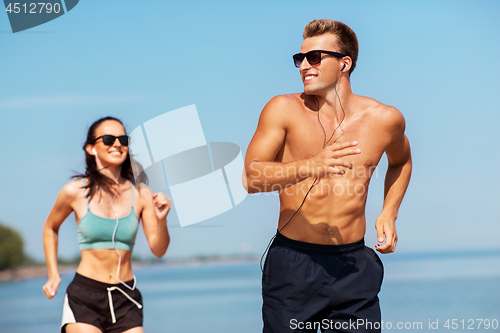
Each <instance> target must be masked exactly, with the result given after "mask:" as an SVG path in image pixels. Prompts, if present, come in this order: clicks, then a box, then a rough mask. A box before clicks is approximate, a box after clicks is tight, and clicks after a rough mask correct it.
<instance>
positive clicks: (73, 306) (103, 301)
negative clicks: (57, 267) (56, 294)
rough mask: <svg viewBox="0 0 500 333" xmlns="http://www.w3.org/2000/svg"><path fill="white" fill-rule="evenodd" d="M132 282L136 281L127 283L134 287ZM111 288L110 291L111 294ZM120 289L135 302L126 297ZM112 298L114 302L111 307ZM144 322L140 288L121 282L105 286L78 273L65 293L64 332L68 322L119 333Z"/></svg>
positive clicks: (63, 332)
mask: <svg viewBox="0 0 500 333" xmlns="http://www.w3.org/2000/svg"><path fill="white" fill-rule="evenodd" d="M133 282H134V280H130V281H127V282H126V284H127V285H129V286H130V287H132V286H133ZM108 288H111V290H110V291H108ZM118 288H119V289H120V290H122V291H123V292H125V293H126V294H127V295H128V296H129V297H130V298H132V299H133V300H134V301H131V300H130V299H129V298H128V297H127V296H125V295H123V294H122V292H121V291H120V290H118ZM109 295H111V299H112V304H111V307H110V300H109ZM138 305H139V306H138ZM111 309H112V311H113V316H114V317H115V319H116V322H115V323H113V320H112V319H113V316H112V313H111ZM142 321H143V316H142V296H141V293H140V292H139V290H138V289H137V288H135V289H134V290H130V289H128V288H127V287H125V286H124V285H123V284H121V283H117V284H108V283H103V282H99V281H96V280H93V279H90V278H88V277H85V276H83V275H80V274H78V273H76V274H75V278H74V279H73V281H72V282H71V283H70V284H69V286H68V289H67V290H66V296H65V297H64V307H63V319H62V324H61V332H62V333H65V332H66V324H69V323H86V324H90V325H93V326H95V327H97V328H98V329H100V330H101V331H102V332H103V333H104V332H110V333H118V332H123V331H126V330H128V329H131V328H134V327H142Z"/></svg>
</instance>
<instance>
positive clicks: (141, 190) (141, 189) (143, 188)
mask: <svg viewBox="0 0 500 333" xmlns="http://www.w3.org/2000/svg"><path fill="white" fill-rule="evenodd" d="M132 184H133V187H134V189H135V191H136V193H138V194H139V196H140V198H141V199H151V198H152V197H153V191H152V190H151V188H150V187H149V186H148V185H146V184H145V183H142V182H135V183H132Z"/></svg>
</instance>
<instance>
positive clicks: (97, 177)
mask: <svg viewBox="0 0 500 333" xmlns="http://www.w3.org/2000/svg"><path fill="white" fill-rule="evenodd" d="M106 120H114V121H117V122H119V123H120V124H121V125H122V126H123V123H122V122H121V121H120V120H119V119H116V118H114V117H104V118H101V119H99V120H97V121H96V122H94V123H93V124H92V125H91V126H90V128H89V131H88V133H87V140H86V141H85V143H84V144H83V151H84V152H85V163H86V165H87V166H86V169H85V173H84V174H78V175H74V176H72V177H71V178H88V180H89V182H88V184H87V185H86V186H85V187H84V188H85V189H87V192H88V198H89V200H91V199H92V197H93V196H94V194H95V193H96V192H97V190H98V189H101V188H102V189H104V190H107V191H109V190H110V186H111V185H113V184H115V181H114V180H113V179H111V178H109V177H108V176H106V175H103V174H102V173H101V172H99V171H98V170H97V164H96V157H95V156H94V155H90V154H89V153H87V150H86V148H87V145H89V144H93V143H94V140H95V139H96V137H95V132H96V130H97V128H98V127H99V126H100V125H101V124H102V123H103V122H105V121H106ZM124 128H125V126H124ZM120 175H121V176H122V177H123V178H125V179H128V180H130V181H132V182H133V181H134V172H133V171H132V163H131V161H130V151H129V152H128V153H127V158H126V159H125V161H124V162H123V163H122V169H121V172H120Z"/></svg>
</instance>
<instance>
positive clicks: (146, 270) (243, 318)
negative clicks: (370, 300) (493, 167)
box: [0, 252, 500, 333]
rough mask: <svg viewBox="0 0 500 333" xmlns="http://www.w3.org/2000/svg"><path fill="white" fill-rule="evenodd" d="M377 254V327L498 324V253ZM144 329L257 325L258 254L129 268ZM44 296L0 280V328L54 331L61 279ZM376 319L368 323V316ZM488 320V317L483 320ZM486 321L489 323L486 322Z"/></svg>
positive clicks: (209, 332) (23, 332) (456, 328)
mask: <svg viewBox="0 0 500 333" xmlns="http://www.w3.org/2000/svg"><path fill="white" fill-rule="evenodd" d="M400 257H401V256H399V257H398V256H395V255H381V258H382V260H383V262H384V268H385V275H384V283H383V286H382V290H381V292H380V294H379V297H380V304H381V309H382V320H383V323H378V325H381V324H382V328H383V332H392V331H408V332H470V331H472V330H473V331H474V332H500V326H499V324H498V322H499V321H500V254H498V252H497V253H493V254H483V255H480V256H465V257H464V256H444V257H439V256H438V257H435V258H434V257H429V256H424V257H418V256H414V257H409V258H408V257H406V258H404V256H403V259H399V258H400ZM135 274H136V277H137V286H138V288H139V290H140V291H141V293H142V295H143V303H144V329H145V331H146V332H151V333H154V332H172V333H183V332H186V333H187V332H190V333H191V332H199V333H203V332H206V333H225V332H228V333H230V332H231V333H232V332H238V333H256V332H261V331H262V319H261V317H262V316H261V306H262V297H261V272H260V268H259V264H258V263H257V262H251V263H231V264H200V265H184V266H177V267H171V266H149V267H142V268H140V269H136V270H135ZM61 278H62V282H61V286H60V287H59V289H58V294H57V295H56V296H55V297H54V298H53V299H52V300H47V299H46V298H45V296H44V295H43V293H42V286H43V284H44V283H45V281H46V279H45V278H43V279H42V278H36V279H30V280H24V281H17V282H7V283H1V284H0V333H27V332H30V333H31V332H37V333H49V332H50V333H53V332H58V331H59V327H60V323H61V315H62V304H63V300H64V293H65V290H66V287H67V286H68V284H69V283H70V282H71V280H72V278H73V274H67V275H63V276H62V277H61ZM372 324H375V323H372ZM487 324H488V325H487ZM487 326H488V327H489V328H487Z"/></svg>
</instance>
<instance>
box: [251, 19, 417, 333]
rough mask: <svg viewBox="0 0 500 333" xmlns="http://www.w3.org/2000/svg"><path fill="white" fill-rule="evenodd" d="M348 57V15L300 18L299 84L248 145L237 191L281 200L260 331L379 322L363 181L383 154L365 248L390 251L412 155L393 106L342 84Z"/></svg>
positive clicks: (352, 37)
mask: <svg viewBox="0 0 500 333" xmlns="http://www.w3.org/2000/svg"><path fill="white" fill-rule="evenodd" d="M357 58H358V40H357V37H356V34H355V33H354V32H353V31H352V29H351V28H349V27H348V26H347V25H345V24H344V23H342V22H339V21H332V20H328V19H322V20H314V21H312V22H310V23H309V24H307V26H306V27H305V29H304V41H303V43H302V47H301V49H300V53H298V54H296V55H294V56H293V59H294V62H295V66H297V67H298V68H299V73H300V77H301V79H302V82H303V84H304V92H303V93H296V94H290V95H282V96H276V97H274V98H272V99H271V100H270V101H269V102H268V103H267V105H266V106H265V107H264V109H263V110H262V113H261V115H260V118H259V123H258V127H257V130H256V131H255V134H254V136H253V138H252V141H251V142H250V145H249V146H248V149H247V153H246V157H245V171H246V174H244V177H243V182H244V184H245V186H246V188H247V191H248V192H249V193H258V192H269V191H278V193H279V198H280V215H279V220H278V231H277V233H276V236H275V238H274V241H273V243H272V245H271V247H270V248H269V252H268V254H267V258H266V261H265V264H264V271H263V278H262V295H263V308H262V315H263V321H264V332H266V333H267V332H274V333H280V332H316V331H317V329H318V328H319V329H321V331H322V332H380V321H381V315H380V306H379V300H378V296H377V295H378V292H379V291H380V287H381V284H382V278H383V266H382V262H381V261H380V259H379V257H378V256H377V254H376V253H375V251H373V250H372V249H371V248H369V247H366V246H365V245H364V235H365V230H366V217H365V205H366V198H367V194H368V185H369V183H370V178H371V176H372V174H373V172H374V170H375V168H376V166H377V164H378V163H379V161H380V158H381V157H382V154H383V153H384V152H385V153H386V155H387V159H388V170H387V173H386V177H385V191H384V192H385V193H384V204H383V208H382V213H381V214H380V216H379V217H378V218H377V220H376V221H375V228H376V230H377V238H378V242H379V243H381V244H376V245H375V248H376V250H377V251H378V252H380V253H392V252H394V250H395V248H396V243H397V240H398V237H397V233H396V226H395V221H396V218H397V215H398V210H399V206H400V204H401V201H402V200H403V196H404V194H405V192H406V188H407V186H408V183H409V181H410V175H411V168H412V162H411V154H410V145H409V142H408V139H407V137H406V135H405V134H404V131H405V120H404V117H403V115H402V114H401V112H399V111H398V109H396V108H395V107H392V106H388V105H384V104H382V103H380V102H378V101H376V100H374V99H372V98H368V97H364V96H359V95H356V94H354V93H352V91H351V85H350V75H351V73H352V71H353V70H354V68H355V67H356V60H357ZM245 176H246V177H245Z"/></svg>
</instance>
